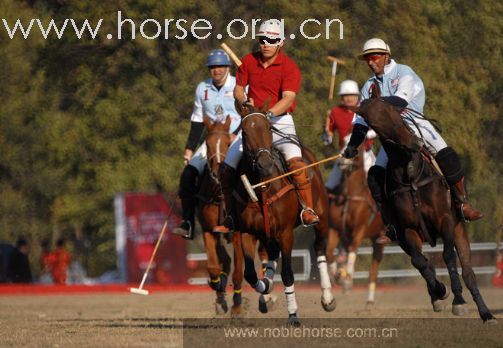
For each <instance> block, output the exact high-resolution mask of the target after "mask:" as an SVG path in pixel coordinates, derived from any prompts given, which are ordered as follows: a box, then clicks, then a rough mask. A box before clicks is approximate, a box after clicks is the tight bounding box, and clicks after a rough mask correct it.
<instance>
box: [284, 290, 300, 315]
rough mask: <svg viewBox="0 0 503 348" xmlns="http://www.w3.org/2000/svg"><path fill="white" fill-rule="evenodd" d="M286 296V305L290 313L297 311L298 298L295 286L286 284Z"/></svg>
mask: <svg viewBox="0 0 503 348" xmlns="http://www.w3.org/2000/svg"><path fill="white" fill-rule="evenodd" d="M285 296H286V307H287V309H288V314H295V313H297V309H298V306H297V300H296V299H295V286H294V285H291V286H285Z"/></svg>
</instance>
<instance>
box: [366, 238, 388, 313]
mask: <svg viewBox="0 0 503 348" xmlns="http://www.w3.org/2000/svg"><path fill="white" fill-rule="evenodd" d="M376 239H377V238H374V239H373V240H372V263H371V264H370V272H369V293H368V297H367V306H372V305H373V304H374V303H375V291H376V284H377V271H378V269H379V264H380V263H381V261H382V258H383V250H384V245H382V244H378V243H376Z"/></svg>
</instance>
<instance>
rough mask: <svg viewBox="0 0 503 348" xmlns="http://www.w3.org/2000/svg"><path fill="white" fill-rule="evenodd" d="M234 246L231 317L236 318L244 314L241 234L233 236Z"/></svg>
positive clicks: (235, 233) (236, 233)
mask: <svg viewBox="0 0 503 348" xmlns="http://www.w3.org/2000/svg"><path fill="white" fill-rule="evenodd" d="M232 246H233V249H234V271H233V272H232V285H233V287H234V290H233V293H234V294H233V296H232V308H231V316H233V317H236V316H240V315H241V314H242V294H241V293H242V288H241V285H242V283H243V259H244V255H243V249H242V247H241V233H239V232H238V231H235V232H234V233H233V236H232Z"/></svg>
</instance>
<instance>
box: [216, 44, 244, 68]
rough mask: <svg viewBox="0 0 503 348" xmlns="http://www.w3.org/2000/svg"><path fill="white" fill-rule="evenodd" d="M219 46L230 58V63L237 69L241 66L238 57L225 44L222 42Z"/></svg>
mask: <svg viewBox="0 0 503 348" xmlns="http://www.w3.org/2000/svg"><path fill="white" fill-rule="evenodd" d="M220 46H221V47H222V48H223V50H224V51H225V53H227V54H228V55H229V57H231V59H232V61H233V62H234V63H235V64H236V65H237V66H238V68H239V67H240V66H241V64H243V63H242V62H241V60H240V59H239V58H238V56H236V54H235V53H234V52H233V51H232V50H231V48H230V47H229V46H227V44H226V43H225V42H222V44H221V45H220Z"/></svg>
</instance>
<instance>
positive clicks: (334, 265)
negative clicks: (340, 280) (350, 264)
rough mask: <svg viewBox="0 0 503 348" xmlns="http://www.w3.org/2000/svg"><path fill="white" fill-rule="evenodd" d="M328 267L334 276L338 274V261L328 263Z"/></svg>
mask: <svg viewBox="0 0 503 348" xmlns="http://www.w3.org/2000/svg"><path fill="white" fill-rule="evenodd" d="M328 269H329V270H330V275H331V276H332V277H335V275H336V274H337V262H336V261H334V262H332V263H331V264H330V265H328Z"/></svg>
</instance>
